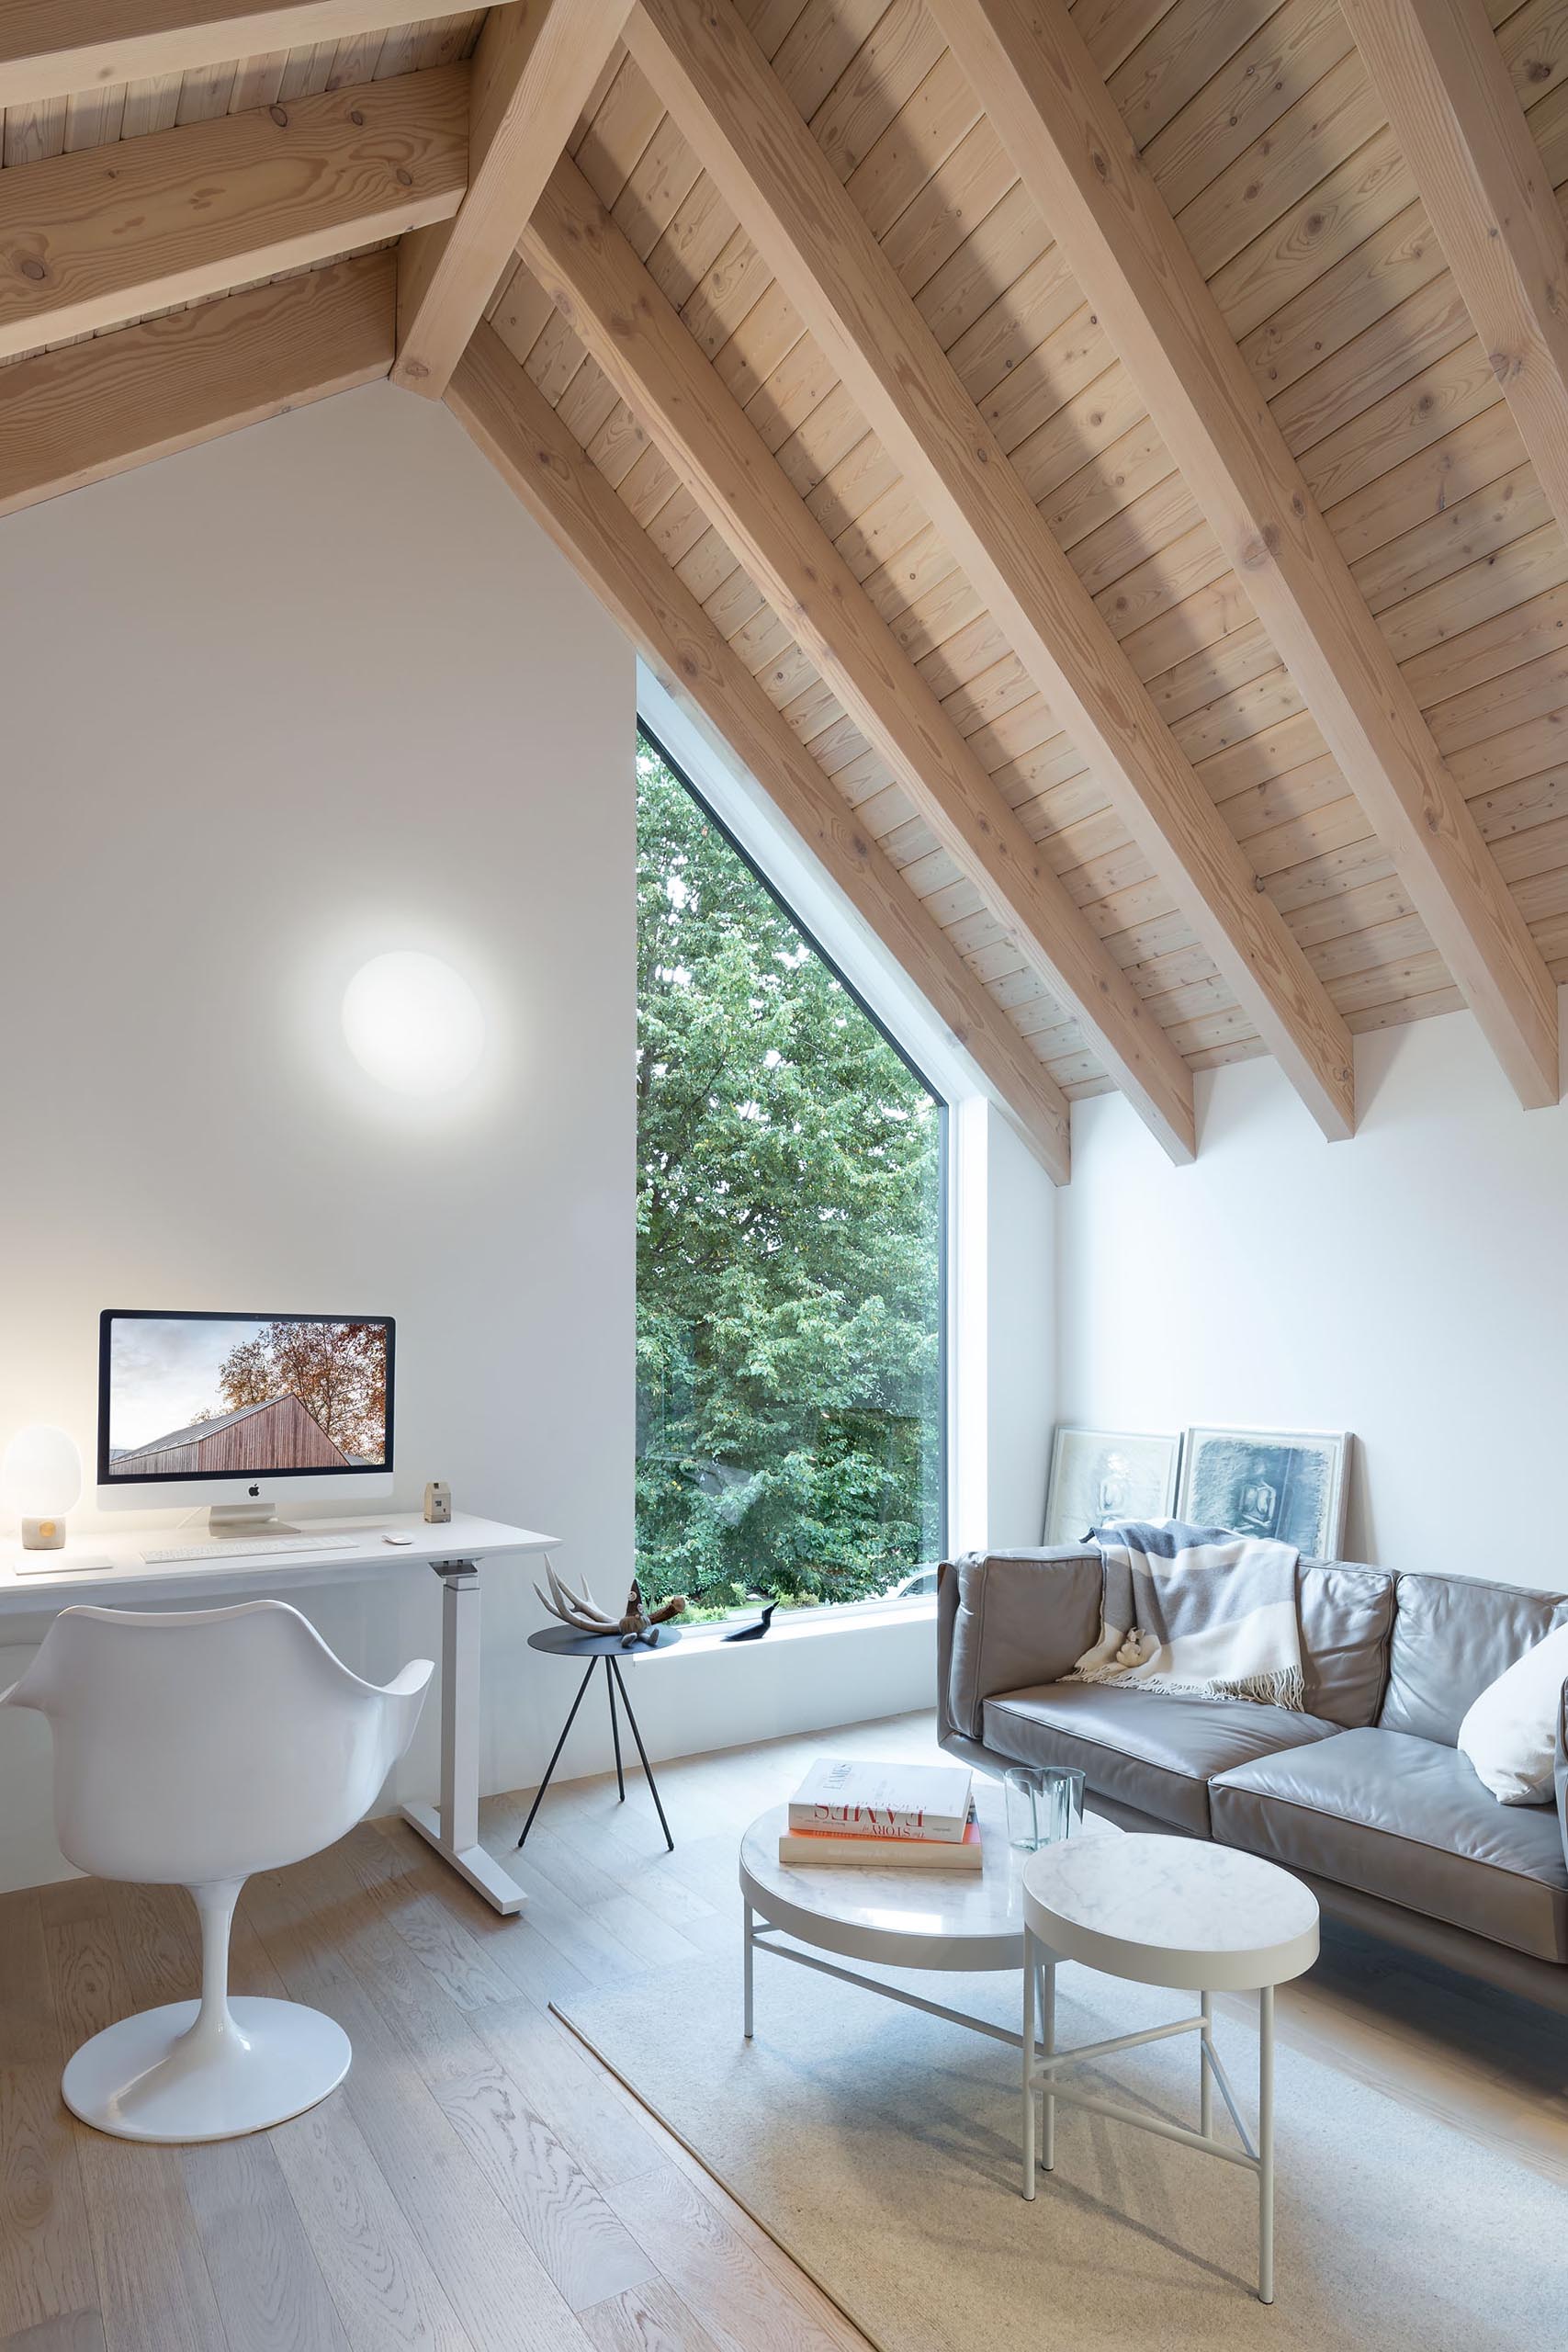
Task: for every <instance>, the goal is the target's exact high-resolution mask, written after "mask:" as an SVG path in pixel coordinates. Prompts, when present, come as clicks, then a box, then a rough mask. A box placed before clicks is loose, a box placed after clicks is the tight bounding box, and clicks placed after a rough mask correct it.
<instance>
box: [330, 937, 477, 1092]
mask: <svg viewBox="0 0 1568 2352" xmlns="http://www.w3.org/2000/svg"><path fill="white" fill-rule="evenodd" d="M343 1032H344V1036H345V1037H346V1038H347V1040H348V1048H349V1051H350V1053H351V1054H352V1055H353V1056H354V1058H355V1061H356V1062H357V1063H358V1064H359V1066H360V1068H361V1069H363V1070H367V1071H368V1073H369V1075H370V1076H371V1077H372V1078H373V1079H375V1080H378V1083H379V1084H380V1085H382V1086H386V1087H389V1088H390V1089H391V1090H392V1091H393V1092H394V1093H397V1094H423V1095H431V1094H449V1093H451V1092H452V1091H453V1090H454V1089H455V1088H457V1087H459V1086H461V1085H462V1084H463V1083H464V1081H465V1080H467V1079H470V1078H471V1077H472V1076H473V1074H474V1072H475V1070H476V1069H478V1068H479V1061H480V1059H481V1057H482V1056H483V1053H484V1047H485V1017H484V1011H483V1008H482V1006H481V1005H480V1003H479V998H478V997H477V996H476V995H475V994H474V991H473V989H471V988H470V987H469V986H468V981H467V980H466V979H465V978H463V976H462V974H461V973H460V972H455V971H454V970H453V968H452V967H451V965H450V964H445V963H443V962H442V960H441V958H440V956H424V955H421V954H418V953H416V952H414V951H413V950H412V949H403V950H399V951H397V952H395V953H393V954H391V955H388V956H372V957H371V959H370V961H369V963H368V964H366V965H363V966H362V967H360V969H359V970H358V971H357V972H355V976H354V978H353V979H352V980H350V982H349V984H348V986H347V988H346V989H344V998H343Z"/></svg>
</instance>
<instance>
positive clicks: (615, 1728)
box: [604, 1658, 626, 1804]
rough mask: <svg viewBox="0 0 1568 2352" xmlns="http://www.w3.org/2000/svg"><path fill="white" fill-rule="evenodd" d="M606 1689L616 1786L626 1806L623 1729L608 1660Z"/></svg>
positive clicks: (605, 1663) (606, 1660)
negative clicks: (617, 1713) (622, 1747)
mask: <svg viewBox="0 0 1568 2352" xmlns="http://www.w3.org/2000/svg"><path fill="white" fill-rule="evenodd" d="M604 1688H605V1690H606V1691H608V1692H609V1694H610V1737H611V1738H612V1739H613V1740H614V1741H615V1786H616V1788H617V1789H618V1790H619V1791H620V1802H621V1803H622V1804H625V1803H626V1774H625V1772H624V1771H623V1770H621V1727H620V1724H618V1723H617V1722H616V1720H615V1676H614V1675H613V1674H612V1673H611V1672H610V1662H609V1660H608V1658H606V1659H605V1661H604Z"/></svg>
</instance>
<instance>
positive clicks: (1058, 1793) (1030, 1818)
mask: <svg viewBox="0 0 1568 2352" xmlns="http://www.w3.org/2000/svg"><path fill="white" fill-rule="evenodd" d="M1003 1785H1004V1787H1005V1789H1006V1791H1007V1814H1008V1843H1009V1845H1010V1846H1016V1847H1017V1848H1018V1849H1019V1850H1020V1852H1021V1853H1025V1854H1032V1853H1034V1852H1035V1851H1036V1850H1037V1849H1039V1848H1040V1847H1042V1846H1055V1844H1057V1843H1058V1841H1059V1840H1060V1839H1062V1838H1071V1837H1073V1836H1075V1835H1076V1834H1077V1831H1078V1830H1080V1829H1081V1828H1082V1827H1083V1774H1082V1773H1081V1772H1079V1771H1077V1770H1075V1769H1074V1767H1073V1766H1072V1765H1070V1764H1015V1765H1014V1766H1013V1768H1012V1770H1011V1771H1010V1772H1009V1773H1008V1775H1007V1778H1006V1781H1005V1782H1004V1784H1003Z"/></svg>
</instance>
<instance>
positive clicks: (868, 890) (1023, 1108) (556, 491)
mask: <svg viewBox="0 0 1568 2352" xmlns="http://www.w3.org/2000/svg"><path fill="white" fill-rule="evenodd" d="M446 402H447V406H448V407H449V408H450V409H451V411H452V413H453V414H454V415H455V416H456V417H457V418H458V420H459V421H460V423H461V424H462V425H463V426H464V429H465V430H466V431H467V432H468V434H469V435H471V436H472V438H473V439H474V441H475V442H476V443H477V444H478V446H479V448H480V449H482V450H483V451H484V453H485V455H486V457H488V458H490V460H491V463H492V464H493V465H494V466H495V467H496V468H497V469H498V470H499V472H500V473H501V474H502V478H503V479H504V480H505V481H507V482H508V483H510V485H511V487H512V488H513V490H514V491H515V492H516V493H517V495H518V497H519V498H521V499H522V501H523V503H524V504H525V506H526V507H527V508H528V510H529V512H530V514H532V515H534V516H535V518H536V521H538V522H539V523H540V524H541V525H542V526H543V527H544V529H545V530H546V531H547V533H548V535H549V537H551V538H552V539H553V540H554V541H555V543H556V545H557V547H558V548H560V550H561V552H562V554H563V555H564V556H565V557H566V558H567V560H568V561H569V562H570V563H571V564H573V565H574V566H575V567H576V569H577V570H578V571H580V572H581V575H582V577H583V578H584V580H586V582H588V584H589V586H590V587H591V588H592V591H593V593H594V594H595V595H596V596H598V598H599V599H600V601H601V603H602V604H604V605H605V606H606V607H607V608H608V610H609V611H610V612H611V613H612V614H613V615H614V616H615V619H616V620H617V621H618V622H619V623H620V626H621V627H622V628H624V629H625V630H626V635H627V636H628V637H629V638H630V639H632V642H633V643H634V644H635V645H636V646H637V650H638V651H639V652H640V653H641V654H642V656H643V659H644V660H645V661H646V662H648V663H649V666H650V668H651V669H653V670H654V672H655V673H657V674H658V676H659V677H660V680H661V682H662V683H663V684H664V685H666V686H667V687H668V688H669V690H670V692H671V694H673V695H676V696H677V697H678V698H679V699H680V700H681V701H682V703H683V704H684V705H685V706H686V707H688V708H689V709H691V710H692V711H693V712H694V714H695V716H696V717H697V718H698V719H699V720H701V721H702V722H703V723H704V724H705V726H706V727H707V728H711V729H713V730H714V732H715V733H716V735H717V736H719V737H720V738H721V739H722V740H723V741H724V742H725V744H726V745H727V746H728V750H729V751H730V752H732V753H733V754H734V756H735V757H736V758H737V759H738V760H739V762H740V763H741V764H742V765H743V766H744V767H745V768H746V769H747V770H748V772H749V773H750V775H752V776H753V777H755V779H756V781H757V783H758V784H759V785H760V786H761V787H762V789H763V791H764V792H766V793H767V795H768V797H770V799H771V800H772V801H773V805H774V807H775V808H777V809H779V810H780V812H781V813H782V814H783V815H784V817H785V818H786V819H787V820H788V821H789V823H790V824H791V825H792V826H793V827H794V828H795V831H796V832H797V833H799V835H800V836H801V838H802V839H803V840H804V841H805V842H806V843H807V846H808V847H809V848H810V849H811V850H812V851H813V852H814V853H815V854H816V855H817V857H818V861H819V862H820V864H821V865H822V866H823V868H824V869H825V871H826V872H827V874H828V875H829V877H830V878H831V879H832V881H833V882H835V883H836V884H837V885H838V887H839V888H840V890H841V891H842V893H843V895H844V897H845V898H846V899H848V900H849V902H850V904H851V906H852V908H853V909H854V910H855V912H856V914H857V915H859V917H860V918H861V920H862V922H864V923H865V925H866V927H867V928H868V930H870V931H871V932H872V933H874V935H875V937H876V938H877V939H879V940H880V941H881V942H882V944H883V945H884V946H885V947H886V949H887V950H888V952H889V953H890V954H891V955H892V956H894V957H895V959H896V960H897V963H898V964H899V966H900V967H902V969H903V970H904V971H905V972H907V973H908V976H909V978H911V979H912V980H913V981H914V983H915V985H916V986H917V988H919V989H920V991H921V993H922V994H923V995H924V997H925V999H926V1001H927V1002H928V1003H929V1004H930V1005H931V1009H932V1010H933V1012H936V1013H937V1015H938V1016H939V1018H940V1019H941V1020H942V1021H944V1022H945V1023H946V1024H947V1026H948V1028H949V1030H950V1031H951V1032H952V1034H953V1038H954V1040H955V1042H956V1043H957V1044H958V1045H959V1046H962V1047H963V1049H964V1052H965V1053H967V1055H968V1056H969V1057H970V1059H971V1060H972V1061H973V1062H974V1063H975V1065H976V1069H978V1070H979V1071H980V1072H981V1074H982V1076H983V1077H984V1079H985V1080H986V1081H987V1086H988V1088H989V1090H990V1091H991V1092H992V1094H993V1096H994V1098H995V1100H996V1102H997V1103H998V1106H999V1107H1000V1108H1001V1109H1002V1110H1003V1111H1004V1112H1006V1114H1008V1116H1009V1118H1010V1120H1011V1122H1012V1124H1013V1125H1015V1126H1016V1127H1017V1128H1018V1130H1019V1132H1020V1133H1021V1135H1022V1136H1023V1137H1024V1139H1025V1141H1026V1142H1027V1143H1028V1144H1029V1145H1030V1146H1031V1148H1032V1149H1033V1150H1034V1152H1035V1153H1036V1154H1037V1155H1038V1157H1039V1159H1041V1161H1042V1162H1043V1165H1044V1167H1045V1168H1046V1170H1048V1172H1049V1173H1050V1174H1051V1175H1052V1176H1053V1177H1054V1178H1055V1181H1056V1182H1058V1183H1066V1180H1067V1170H1068V1106H1067V1103H1066V1098H1065V1096H1064V1095H1063V1093H1062V1091H1061V1089H1060V1088H1059V1087H1058V1086H1057V1085H1056V1083H1055V1080H1054V1079H1053V1078H1052V1076H1051V1074H1050V1072H1049V1071H1048V1070H1047V1069H1045V1067H1044V1065H1043V1062H1041V1061H1040V1060H1039V1059H1038V1058H1037V1057H1036V1056H1035V1055H1034V1053H1033V1052H1032V1050H1031V1048H1030V1046H1029V1044H1028V1042H1027V1040H1026V1039H1024V1038H1023V1037H1021V1035H1019V1032H1018V1031H1017V1029H1015V1028H1014V1026H1013V1024H1012V1023H1011V1022H1010V1020H1009V1019H1008V1016H1007V1014H1006V1013H1005V1012H1003V1010H1002V1008H1001V1007H1000V1005H998V1003H997V1001H996V999H995V998H994V997H992V996H991V995H989V994H988V992H987V989H986V988H985V987H984V986H983V984H982V982H981V981H980V979H979V978H978V977H977V975H976V973H975V972H974V971H973V970H972V969H971V968H970V967H969V966H968V965H967V964H966V963H965V962H964V958H963V956H961V955H960V954H959V952H958V950H957V949H956V948H955V947H954V946H953V943H952V941H951V940H950V939H949V938H948V937H947V934H946V933H945V932H943V931H942V928H941V926H940V925H939V924H938V923H937V922H935V921H934V920H933V919H932V917H931V915H929V914H928V913H927V911H926V910H925V908H924V907H923V906H922V905H921V904H920V902H919V899H917V898H916V896H915V894H914V892H913V891H912V890H911V889H910V888H909V886H908V883H906V882H904V881H902V880H900V878H899V876H898V873H897V868H896V867H895V865H893V863H892V861H891V859H890V858H889V857H887V855H886V853H885V852H884V851H882V850H881V849H879V848H878V847H877V845H876V843H875V842H874V841H873V840H872V839H871V837H870V835H869V834H868V833H867V832H866V831H865V829H864V827H863V825H861V824H860V823H859V821H858V820H857V819H856V817H855V813H854V810H853V809H852V808H851V807H850V806H849V804H848V802H847V801H846V800H845V799H844V798H843V797H842V795H841V794H840V793H839V792H837V791H836V790H835V789H834V787H833V786H832V785H831V784H830V783H829V780H828V778H827V777H826V776H825V775H823V773H822V771H821V769H820V768H819V767H818V764H817V763H816V761H815V760H814V759H813V758H812V757H811V754H810V752H807V750H806V748H805V746H804V745H803V744H802V743H800V742H799V741H797V740H796V738H795V734H794V732H793V731H792V729H790V727H789V724H788V722H787V721H786V720H785V719H784V718H783V717H782V716H781V715H780V713H779V712H778V711H777V710H775V709H774V707H773V704H772V703H771V702H770V701H769V700H768V697H767V695H765V694H764V693H763V691H762V689H761V686H760V685H759V684H757V681H756V679H755V678H754V677H753V676H752V675H751V673H750V670H748V669H747V667H746V664H745V663H744V662H742V661H741V659H740V657H739V654H737V653H736V652H735V651H734V650H733V649H732V648H731V647H730V646H728V644H726V642H725V640H724V639H723V638H722V637H721V636H720V634H719V632H718V630H717V629H716V628H715V626H714V624H713V622H712V621H711V620H710V619H709V618H708V616H707V615H706V614H705V612H704V610H703V608H702V606H701V605H699V604H698V602H697V600H696V598H695V597H694V595H693V594H692V593H691V591H690V589H688V588H687V587H686V586H685V585H684V584H683V583H682V581H681V580H680V579H679V578H678V577H677V576H676V574H675V572H674V571H672V570H671V567H670V566H669V564H667V563H666V562H665V561H664V560H663V558H662V557H661V556H660V555H659V554H658V553H656V551H655V550H654V548H652V546H651V545H650V543H649V538H648V536H647V534H646V533H645V532H644V531H643V530H642V529H640V527H639V526H638V525H637V522H636V521H635V519H634V518H633V516H632V515H631V514H630V512H629V511H628V509H627V508H626V506H625V505H623V503H622V502H621V501H620V499H618V498H617V497H616V495H615V492H614V491H613V490H612V489H611V487H610V485H609V483H608V482H607V481H605V479H604V475H603V474H602V473H601V472H600V471H599V469H598V468H597V467H596V466H595V465H594V464H593V462H592V458H588V457H587V456H585V455H584V453H583V451H582V450H581V448H580V447H578V445H577V443H576V442H575V441H574V440H573V439H572V436H571V435H570V433H569V432H568V430H567V428H566V426H565V425H564V424H562V423H561V421H560V419H559V418H558V416H557V415H556V413H555V412H554V410H553V409H552V408H551V407H550V406H549V403H548V402H547V401H546V400H545V398H544V396H543V394H542V393H540V392H539V391H538V390H536V387H535V386H534V385H533V384H532V383H531V382H530V381H529V379H528V377H527V376H526V375H525V372H524V370H523V369H522V368H520V367H519V366H518V364H517V362H516V361H515V360H514V359H513V357H512V356H511V354H510V353H509V352H508V351H507V349H506V346H505V345H503V344H502V340H501V338H500V336H499V335H498V334H496V333H495V331H494V329H493V328H492V327H489V326H485V325H482V324H481V325H480V326H479V327H478V328H477V329H476V330H475V333H474V335H473V338H472V340H471V341H470V343H469V345H468V350H467V352H466V353H465V355H464V356H463V357H462V359H461V360H460V361H459V363H458V366H457V372H456V373H455V375H454V377H453V379H452V381H451V384H450V385H449V386H448V388H447V392H446Z"/></svg>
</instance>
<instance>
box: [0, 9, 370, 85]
mask: <svg viewBox="0 0 1568 2352" xmlns="http://www.w3.org/2000/svg"><path fill="white" fill-rule="evenodd" d="M409 21H410V18H409V7H408V0H281V4H280V5H279V6H277V7H275V8H239V7H236V6H234V0H0V107H23V106H32V105H34V104H36V103H37V101H38V100H39V98H58V97H64V96H68V95H69V94H70V93H71V92H73V91H76V90H92V89H100V90H101V89H108V88H111V87H112V86H114V85H116V84H118V83H120V82H141V81H146V80H150V79H152V77H153V76H155V75H159V74H184V73H186V72H188V71H189V69H190V68H191V67H192V66H193V65H211V64H214V63H215V62H217V61H218V60H219V59H220V58H225V57H254V56H257V55H265V53H266V52H267V51H273V50H279V49H299V48H302V47H304V46H305V45H306V44H307V43H309V42H312V41H326V40H345V39H346V38H348V37H349V36H350V35H351V34H354V33H365V32H377V31H379V30H380V29H381V28H383V27H384V26H389V25H402V24H407V23H408V22H409Z"/></svg>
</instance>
